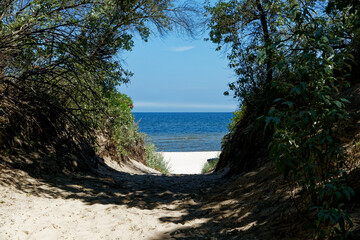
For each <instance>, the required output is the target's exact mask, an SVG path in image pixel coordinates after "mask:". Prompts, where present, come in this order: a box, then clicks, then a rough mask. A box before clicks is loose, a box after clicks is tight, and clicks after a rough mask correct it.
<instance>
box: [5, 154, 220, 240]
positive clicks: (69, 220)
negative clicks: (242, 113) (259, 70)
mask: <svg viewBox="0 0 360 240" xmlns="http://www.w3.org/2000/svg"><path fill="white" fill-rule="evenodd" d="M217 154H218V153H217V152H191V153H164V156H165V158H167V159H169V161H170V164H171V165H172V170H173V172H176V173H199V172H200V170H201V168H202V165H203V164H204V163H205V162H206V160H207V159H208V158H212V157H216V156H217ZM104 161H105V163H106V165H107V166H105V165H104V166H101V167H100V168H99V169H98V170H97V171H98V174H95V175H93V174H86V175H71V176H68V175H61V174H60V175H50V176H47V177H46V176H43V177H40V178H39V177H36V176H35V178H34V177H33V176H31V175H29V174H28V173H26V172H24V171H22V170H16V169H11V168H9V167H7V166H6V165H0V239H1V240H2V239H34V240H36V239H46V240H47V239H78V240H81V239H84V240H85V239H86V240H89V239H126V240H129V239H136V240H138V239H170V238H172V237H174V236H175V235H176V234H177V233H178V231H180V229H184V228H185V229H193V228H194V229H195V228H197V227H199V226H202V225H204V224H206V223H207V222H208V218H207V215H204V216H202V215H200V216H197V215H196V216H189V208H192V207H195V206H197V205H198V204H199V203H200V202H201V197H202V196H203V191H204V190H205V189H212V188H213V187H214V186H216V183H217V181H218V179H219V178H220V177H221V175H218V174H211V175H201V174H184V175H180V174H179V175H174V174H170V175H163V174H161V173H159V172H157V171H154V170H152V169H149V168H147V167H145V166H143V165H142V164H139V163H138V162H135V161H131V162H129V163H126V164H121V165H119V164H117V163H116V162H114V161H112V160H111V159H104ZM114 170H115V171H114ZM199 189H201V190H202V191H200V190H199ZM188 216H189V217H188ZM181 219H184V220H181ZM207 231H210V230H207ZM199 234H200V233H199ZM201 234H203V233H201Z"/></svg>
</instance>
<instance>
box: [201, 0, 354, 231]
mask: <svg viewBox="0 0 360 240" xmlns="http://www.w3.org/2000/svg"><path fill="white" fill-rule="evenodd" d="M359 6H360V5H359V2H358V1H336V0H333V1H320V0H319V1H313V0H292V1H277V0H274V1H272V0H270V1H268V0H266V1H261V0H229V1H223V0H221V1H218V2H217V3H216V4H215V6H211V5H210V4H209V3H208V5H207V14H208V17H209V23H208V27H209V29H210V35H209V40H211V41H212V42H214V43H216V44H217V45H218V50H221V49H224V50H225V52H226V53H227V56H228V59H229V66H230V67H231V68H233V69H234V71H235V73H236V74H237V80H236V81H235V82H233V83H230V84H229V87H230V90H231V91H232V92H233V94H234V97H236V98H238V99H239V100H240V102H241V103H242V104H243V105H244V106H245V109H246V113H247V114H245V116H244V117H243V118H245V120H243V123H245V125H246V126H248V125H250V126H248V127H252V129H255V130H253V133H255V134H254V135H252V137H251V136H250V137H249V134H248V135H247V136H245V137H246V139H248V141H246V140H241V139H240V137H233V139H232V141H233V142H231V140H229V141H228V143H225V145H226V144H229V145H232V146H235V145H236V144H238V145H239V142H238V141H241V146H243V148H248V149H253V148H252V147H249V146H247V147H245V144H246V142H247V144H248V145H250V146H251V145H253V143H252V141H254V140H253V138H260V137H259V136H262V135H266V136H264V137H263V139H265V140H264V141H263V142H262V143H261V144H263V148H264V149H266V150H267V151H268V153H267V155H268V156H269V157H270V158H271V159H273V161H274V163H275V166H276V167H277V168H278V169H279V171H281V172H282V173H283V174H284V176H285V177H286V176H289V175H291V176H292V177H293V179H295V180H296V182H297V183H298V184H300V185H302V186H303V187H304V189H306V190H307V191H308V194H309V196H311V199H312V202H313V204H314V208H313V210H315V212H316V213H317V214H318V215H317V216H318V225H317V226H318V228H319V229H321V230H319V231H320V232H319V234H320V236H324V235H327V234H329V235H331V234H335V233H339V234H343V237H344V236H345V232H346V231H345V226H346V222H347V223H349V224H351V221H350V220H349V218H348V215H347V214H346V213H345V212H344V208H342V207H339V206H340V205H341V204H343V202H344V201H345V199H350V196H351V193H352V190H351V189H349V188H348V187H347V186H346V185H344V179H345V177H344V175H345V173H344V166H345V160H344V155H343V154H342V147H341V141H340V140H339V131H340V129H341V126H343V125H344V124H345V123H346V120H347V119H348V117H349V113H348V111H347V108H346V105H347V104H348V103H349V101H348V100H347V99H345V98H344V97H342V92H343V91H344V90H345V89H347V88H348V87H349V86H350V84H355V83H358V82H359V78H358V76H359V71H358V69H359V65H360V61H359V60H358V58H357V56H358V54H359V48H360V44H359V36H360V35H359V33H360V32H359V29H360V28H359V23H360V21H359V20H360V18H359V16H360V14H359V10H360V8H359ZM249 116H250V117H249ZM241 121H242V120H240V125H241ZM254 123H256V124H254ZM246 126H244V127H243V128H245V127H246ZM243 128H242V127H241V126H239V127H238V128H237V129H236V128H235V129H234V131H235V132H236V131H242V132H245V130H243ZM256 129H257V130H256ZM264 129H265V130H264ZM246 132H249V130H246ZM256 133H257V134H256ZM235 136H236V133H235ZM239 139H240V140H239ZM237 142H238V143H237ZM242 144H244V145H242ZM257 146H258V145H257ZM232 148H233V149H236V148H234V147H232ZM240 148H241V147H240ZM225 149H227V146H225ZM227 151H231V150H226V151H225V152H227ZM235 151H240V153H239V154H238V155H237V156H248V155H246V154H244V151H245V152H246V150H235ZM233 155H234V156H235V155H236V154H235V153H234V154H233ZM228 156H229V155H228ZM236 158H239V157H236ZM240 158H241V157H240ZM234 159H235V158H234ZM251 159H252V158H249V160H246V159H244V160H242V164H245V165H246V164H248V163H246V161H251ZM239 161H240V160H239ZM220 162H221V159H220ZM339 176H340V177H339ZM341 206H343V205H341ZM329 219H330V220H329ZM329 222H332V223H333V224H339V225H335V226H336V227H333V228H330V230H329V229H327V230H324V228H321V226H322V224H323V223H326V224H329ZM330 225H331V224H330Z"/></svg>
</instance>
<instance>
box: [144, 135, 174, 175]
mask: <svg viewBox="0 0 360 240" xmlns="http://www.w3.org/2000/svg"><path fill="white" fill-rule="evenodd" d="M145 155H146V165H147V166H148V167H149V168H152V169H155V170H157V171H159V172H161V173H163V174H168V173H169V168H170V166H169V163H168V162H167V161H165V159H164V157H163V155H162V154H161V153H158V152H157V148H156V146H155V144H153V143H151V142H148V141H147V142H145Z"/></svg>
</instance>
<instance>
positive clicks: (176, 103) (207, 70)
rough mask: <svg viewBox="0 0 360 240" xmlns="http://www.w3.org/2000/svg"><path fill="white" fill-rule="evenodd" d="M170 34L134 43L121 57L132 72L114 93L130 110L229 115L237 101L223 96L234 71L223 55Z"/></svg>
mask: <svg viewBox="0 0 360 240" xmlns="http://www.w3.org/2000/svg"><path fill="white" fill-rule="evenodd" d="M205 37H207V36H206V35H204V36H199V37H198V39H197V40H193V39H188V38H184V37H182V38H181V37H179V36H176V35H175V34H170V35H168V36H166V37H162V38H161V37H156V36H154V35H152V36H151V38H150V39H149V41H148V42H143V41H141V40H140V39H135V46H134V48H133V50H132V51H131V52H127V53H122V54H121V59H123V61H124V65H125V68H126V69H128V70H130V71H131V72H133V73H134V76H133V77H132V79H131V82H130V83H129V84H128V85H127V86H125V85H123V86H121V87H120V89H119V90H120V92H122V93H125V94H127V95H128V96H130V97H131V98H132V99H133V102H134V106H135V107H134V111H135V112H233V111H235V110H236V109H237V106H238V103H237V101H236V100H235V99H233V98H232V97H231V96H224V95H223V93H224V91H226V90H228V86H227V84H228V83H229V82H232V81H234V79H235V77H234V73H233V71H232V70H230V69H229V68H228V67H227V60H226V56H225V54H224V53H221V52H216V51H215V48H216V46H215V45H214V44H212V43H211V42H205V41H204V40H203V39H204V38H205Z"/></svg>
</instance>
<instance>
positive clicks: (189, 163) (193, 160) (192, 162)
mask: <svg viewBox="0 0 360 240" xmlns="http://www.w3.org/2000/svg"><path fill="white" fill-rule="evenodd" d="M162 155H163V156H164V159H165V160H166V161H167V162H168V163H169V165H170V172H171V173H173V174H200V173H201V170H202V168H203V166H204V164H205V163H206V162H207V160H208V159H210V158H217V157H218V156H219V155H220V151H212V152H162Z"/></svg>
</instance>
